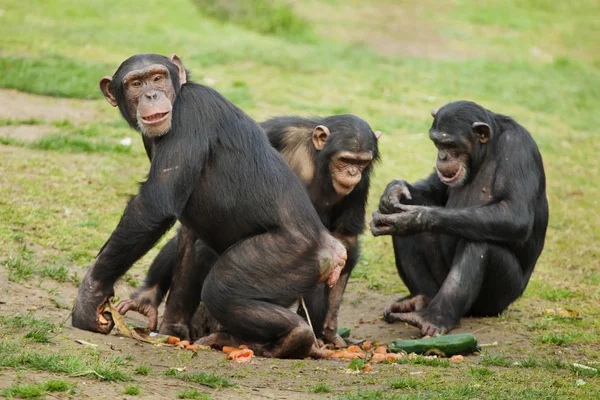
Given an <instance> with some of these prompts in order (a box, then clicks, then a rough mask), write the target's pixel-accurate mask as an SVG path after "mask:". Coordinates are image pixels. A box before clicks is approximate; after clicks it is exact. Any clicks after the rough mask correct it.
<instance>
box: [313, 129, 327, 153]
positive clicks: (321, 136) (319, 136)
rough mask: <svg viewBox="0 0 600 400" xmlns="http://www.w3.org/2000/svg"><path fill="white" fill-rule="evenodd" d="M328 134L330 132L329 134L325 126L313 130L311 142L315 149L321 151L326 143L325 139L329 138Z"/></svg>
mask: <svg viewBox="0 0 600 400" xmlns="http://www.w3.org/2000/svg"><path fill="white" fill-rule="evenodd" d="M330 133H331V132H329V128H328V127H326V126H325V125H319V126H317V127H316V128H315V129H313V133H312V141H313V145H314V146H315V149H317V150H323V148H324V147H325V142H327V138H328V137H329V135H330Z"/></svg>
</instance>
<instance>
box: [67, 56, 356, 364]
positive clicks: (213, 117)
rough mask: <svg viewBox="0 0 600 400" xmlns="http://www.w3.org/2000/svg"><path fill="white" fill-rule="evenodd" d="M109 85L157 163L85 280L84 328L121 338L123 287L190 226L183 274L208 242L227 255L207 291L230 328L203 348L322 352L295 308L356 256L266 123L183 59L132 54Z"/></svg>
mask: <svg viewBox="0 0 600 400" xmlns="http://www.w3.org/2000/svg"><path fill="white" fill-rule="evenodd" d="M100 87H101V89H102V91H103V93H104V95H105V97H106V99H107V100H108V101H109V102H110V103H111V104H112V105H113V106H119V109H120V111H121V114H122V116H123V118H125V120H127V122H128V123H129V124H130V125H131V126H132V127H135V128H136V129H138V130H139V131H140V132H141V133H142V134H143V135H144V137H145V146H146V149H147V151H148V154H149V155H150V156H151V158H152V163H151V167H150V172H149V174H148V179H147V181H146V182H144V183H143V184H142V185H141V187H140V190H139V193H138V194H137V195H135V196H134V197H133V198H132V199H131V200H130V201H129V203H128V204H127V207H126V208H125V211H124V212H123V216H122V217H121V220H120V221H119V224H118V225H117V227H116V229H115V230H114V232H113V233H112V235H111V236H110V238H109V239H108V241H107V242H106V243H105V244H104V246H103V247H102V249H101V250H100V252H99V253H98V256H97V258H96V260H95V261H94V263H93V264H92V267H91V268H90V270H89V271H88V273H87V274H86V276H85V278H84V279H83V282H82V283H81V286H80V288H79V293H78V295H77V300H76V303H75V307H74V310H73V326H75V327H77V328H81V329H86V330H90V331H97V332H103V333H108V332H110V330H111V329H112V326H113V324H114V323H113V321H112V320H111V319H110V317H109V315H108V314H105V313H104V307H105V304H106V302H107V299H108V298H109V297H110V296H112V294H113V292H114V289H113V286H114V283H115V282H116V280H117V279H118V278H119V277H120V276H122V275H123V274H124V273H125V272H126V271H127V270H128V269H129V268H130V267H131V265H132V264H133V263H134V262H135V261H136V260H138V259H139V258H140V257H141V256H142V255H143V254H145V253H146V252H147V251H148V250H149V249H150V248H152V246H153V245H154V244H155V243H156V241H157V240H158V239H159V238H160V237H161V236H162V235H163V234H164V233H165V232H166V231H167V230H168V229H169V228H170V227H171V226H172V225H173V224H174V222H175V221H176V220H179V221H180V222H181V224H182V229H181V230H180V232H179V236H178V240H177V245H178V254H177V271H176V274H179V273H180V272H181V273H186V274H189V270H190V269H193V268H194V267H195V265H194V248H195V247H194V246H193V243H194V242H195V241H196V240H197V239H200V240H202V242H203V243H205V244H206V245H207V246H209V247H210V248H211V249H212V250H213V251H214V252H215V253H216V254H217V255H218V259H217V261H216V262H215V264H214V266H213V268H212V269H211V271H210V272H209V274H208V276H207V278H206V280H205V282H204V287H203V290H202V296H203V301H204V303H205V305H206V307H207V308H208V310H209V311H210V313H211V314H212V315H214V316H215V317H216V318H217V319H218V320H219V322H220V323H221V324H222V326H223V327H224V330H223V331H221V332H218V333H216V334H213V335H211V337H210V338H204V339H206V340H204V342H203V343H205V344H211V345H213V346H215V347H221V346H224V345H234V346H235V345H239V343H240V342H247V343H250V344H251V345H252V346H251V347H252V348H253V350H254V351H255V352H256V354H258V355H263V356H272V357H305V356H307V355H311V354H314V352H316V353H318V350H317V349H316V347H315V339H314V336H313V332H312V331H311V329H310V327H309V326H308V324H306V322H305V321H304V320H303V319H302V318H301V317H300V316H298V315H297V314H296V313H294V312H292V311H290V310H289V309H288V308H289V307H290V306H292V305H293V304H295V303H296V302H297V301H298V299H299V298H301V297H302V296H304V295H306V294H307V293H308V292H310V291H311V290H312V289H313V288H315V287H316V286H317V285H318V283H320V282H323V281H325V280H327V281H328V283H329V284H330V285H333V284H334V283H335V281H336V280H337V278H338V277H339V271H340V269H341V268H343V265H344V262H345V257H346V254H345V253H346V252H345V249H344V248H343V246H342V245H341V244H340V243H339V242H338V241H337V240H335V239H334V238H333V237H332V236H331V235H330V234H329V233H328V232H327V231H326V230H325V229H324V227H323V224H322V223H321V221H320V220H319V218H318V215H317V213H316V212H315V210H314V208H313V207H312V205H311V203H310V199H309V198H308V196H307V195H306V191H305V190H304V188H303V187H302V185H301V184H300V182H299V181H298V179H297V177H296V176H295V175H294V173H293V172H292V171H291V170H290V168H289V167H288V166H287V165H286V163H285V161H284V160H283V158H282V157H281V155H280V154H279V153H278V152H277V151H275V150H274V149H273V148H272V147H271V146H270V145H269V142H268V140H267V139H266V137H265V135H264V132H263V131H262V129H261V128H260V126H259V125H258V124H256V123H255V122H254V121H253V120H252V119H251V118H250V117H248V116H247V115H246V114H244V112H243V111H241V110H240V109H239V108H237V107H235V106H234V105H233V104H231V103H230V102H229V101H227V100H226V99H225V98H224V97H222V96H221V95H220V94H218V93H217V92H216V91H214V90H213V89H211V88H208V87H205V86H202V85H199V84H196V83H193V82H187V72H186V70H185V69H184V67H183V65H182V63H181V60H180V59H179V58H178V57H177V56H175V55H173V56H171V57H169V58H167V57H164V56H160V55H155V54H142V55H136V56H133V57H131V58H129V59H127V60H126V61H125V62H123V63H122V64H121V66H120V67H119V68H118V69H117V71H116V72H115V75H114V76H113V78H110V77H105V78H103V79H102V80H101V81H100ZM192 284H193V281H191V282H189V281H185V280H180V281H179V286H185V285H188V286H190V285H192ZM178 289H179V288H178ZM190 289H191V290H193V289H194V288H193V287H192V288H190V287H187V288H182V289H181V290H182V291H185V292H187V291H189V290H190ZM196 291H197V292H200V288H199V287H197V288H196Z"/></svg>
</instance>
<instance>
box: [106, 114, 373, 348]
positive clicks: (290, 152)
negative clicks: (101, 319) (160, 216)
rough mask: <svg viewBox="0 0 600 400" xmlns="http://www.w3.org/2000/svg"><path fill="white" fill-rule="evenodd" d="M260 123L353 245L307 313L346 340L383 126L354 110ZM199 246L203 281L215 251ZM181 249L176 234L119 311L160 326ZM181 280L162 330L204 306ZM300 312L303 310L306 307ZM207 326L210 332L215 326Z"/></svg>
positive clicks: (328, 223)
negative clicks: (347, 299) (350, 292)
mask: <svg viewBox="0 0 600 400" xmlns="http://www.w3.org/2000/svg"><path fill="white" fill-rule="evenodd" d="M261 126H262V127H263V129H264V130H265V132H266V134H267V136H268V138H269V140H270V142H271V144H272V145H273V147H275V149H277V150H278V151H279V152H280V153H281V154H282V155H283V158H284V159H285V161H286V162H287V163H288V165H289V166H290V167H291V168H292V170H293V171H294V172H295V173H296V175H297V176H298V177H300V178H301V180H302V181H303V182H304V184H305V185H306V188H307V191H308V193H309V196H310V198H311V201H312V203H313V206H314V207H315V209H316V210H317V212H318V214H319V216H320V217H321V221H322V222H323V223H324V225H325V227H326V228H327V229H328V230H329V231H330V232H331V233H332V234H333V236H334V237H336V238H337V239H339V240H340V241H341V242H342V243H343V244H344V246H345V247H346V250H347V252H348V260H347V262H346V266H345V268H344V270H343V272H342V275H341V276H340V279H339V281H338V283H337V285H335V286H334V287H333V288H332V289H330V288H329V287H327V286H326V285H320V286H319V287H317V288H315V289H314V290H313V291H312V292H311V293H310V294H308V295H307V296H305V301H306V305H307V309H308V314H309V316H308V317H309V318H310V320H311V322H312V325H313V328H314V331H315V334H316V335H317V337H318V338H322V339H324V341H325V342H326V343H333V344H335V345H338V346H343V345H345V342H344V340H343V339H342V338H340V337H339V336H338V335H337V314H338V311H339V307H340V304H341V301H342V296H343V294H344V290H345V287H346V284H347V282H348V277H349V276H350V273H351V272H352V269H353V268H354V266H355V265H356V262H357V260H358V257H359V247H358V240H357V238H358V235H359V234H360V233H361V232H362V231H363V229H364V222H365V206H366V202H367V197H368V192H369V182H370V174H371V170H372V165H373V163H374V162H375V161H377V160H379V151H378V148H377V139H378V138H379V136H380V135H381V133H380V132H373V131H372V130H371V127H370V126H369V124H368V123H367V122H366V121H364V120H362V119H361V118H358V117H356V116H354V115H335V116H331V117H327V118H312V119H307V118H300V117H277V118H273V119H271V120H268V121H266V122H263V123H262V124H261ZM195 246H196V248H195V254H196V264H197V265H198V267H197V268H195V269H194V271H193V273H194V276H187V277H184V278H183V279H186V280H189V279H195V280H196V281H197V282H198V283H197V284H200V285H201V282H202V280H203V279H204V276H205V274H206V273H207V272H208V269H210V268H211V266H212V264H213V263H214V262H215V260H216V256H215V254H214V253H213V252H212V251H211V249H210V248H208V247H207V246H205V245H204V244H203V243H201V242H200V241H197V242H196V245H195ZM176 253H177V239H176V238H174V239H172V240H171V241H169V242H168V243H167V244H166V245H165V246H164V247H163V249H162V250H161V251H160V253H159V255H158V256H157V258H156V259H155V260H154V262H153V263H152V265H151V266H150V269H149V271H148V275H147V276H146V279H145V281H144V285H143V286H142V287H141V288H140V289H138V290H137V291H136V292H135V293H134V294H133V295H132V298H131V299H126V300H123V301H121V302H119V304H118V305H117V310H118V311H119V312H120V313H122V314H125V313H126V312H127V311H130V310H134V311H138V312H140V313H142V314H144V315H146V316H147V317H148V319H149V327H150V328H151V329H153V330H154V329H156V326H157V322H158V306H159V304H160V303H161V301H162V299H163V297H164V295H165V294H166V293H167V291H168V290H169V287H170V285H171V279H172V274H173V270H174V267H175V260H176ZM178 286H179V284H178V283H174V285H173V290H172V292H171V294H170V295H169V299H168V301H167V309H166V311H165V316H164V319H163V323H162V325H161V329H160V331H161V332H162V333H169V334H173V333H177V328H176V327H178V326H180V325H185V324H187V323H189V322H187V321H184V320H182V318H184V315H182V313H181V308H189V307H192V308H195V307H196V306H197V302H194V301H193V299H194V297H193V294H188V295H185V294H183V293H181V294H175V292H174V291H175V290H177V289H176V288H177V287H178ZM200 314H202V313H200ZM300 314H302V315H304V311H303V310H302V309H301V310H300ZM174 315H175V317H174ZM198 318H201V321H203V324H206V322H204V321H210V317H208V316H206V315H199V316H197V318H196V319H198ZM212 326H214V324H213V325H212ZM203 330H204V333H207V331H210V329H207V330H206V329H205V328H203ZM192 335H193V333H192Z"/></svg>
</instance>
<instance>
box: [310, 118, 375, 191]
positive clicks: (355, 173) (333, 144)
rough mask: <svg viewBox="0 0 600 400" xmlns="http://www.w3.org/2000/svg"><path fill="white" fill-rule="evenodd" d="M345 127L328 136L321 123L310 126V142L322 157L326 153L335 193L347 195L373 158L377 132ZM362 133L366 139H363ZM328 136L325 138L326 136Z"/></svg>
mask: <svg viewBox="0 0 600 400" xmlns="http://www.w3.org/2000/svg"><path fill="white" fill-rule="evenodd" d="M363 129H368V132H360V131H353V130H351V129H348V128H346V130H340V131H339V132H337V131H336V133H335V134H334V136H337V137H332V138H330V131H329V128H327V127H326V126H324V125H319V126H317V127H316V128H315V129H314V130H313V136H312V140H313V145H314V146H315V148H316V149H317V150H323V149H325V147H327V149H325V151H324V152H322V153H321V154H322V157H329V165H328V168H329V174H330V176H331V184H332V186H333V189H334V190H335V192H336V193H337V194H338V195H341V196H347V195H348V194H350V193H351V192H352V190H354V188H355V187H356V185H358V183H359V182H360V181H361V179H362V177H363V172H364V171H365V169H366V168H368V167H369V165H370V164H371V163H372V162H373V159H374V157H375V156H376V155H375V154H374V151H375V152H376V151H377V140H378V139H379V137H380V136H381V132H373V131H371V129H370V128H368V127H363ZM362 135H365V136H366V137H368V138H369V139H370V140H364V137H362ZM328 138H329V140H328Z"/></svg>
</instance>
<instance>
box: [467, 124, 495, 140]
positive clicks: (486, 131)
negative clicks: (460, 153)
mask: <svg viewBox="0 0 600 400" xmlns="http://www.w3.org/2000/svg"><path fill="white" fill-rule="evenodd" d="M471 127H472V128H473V132H475V135H477V139H479V141H480V142H481V143H486V142H487V141H488V140H490V138H491V137H492V128H490V126H489V125H488V124H486V123H485V122H473V124H472V125H471Z"/></svg>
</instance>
